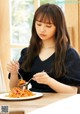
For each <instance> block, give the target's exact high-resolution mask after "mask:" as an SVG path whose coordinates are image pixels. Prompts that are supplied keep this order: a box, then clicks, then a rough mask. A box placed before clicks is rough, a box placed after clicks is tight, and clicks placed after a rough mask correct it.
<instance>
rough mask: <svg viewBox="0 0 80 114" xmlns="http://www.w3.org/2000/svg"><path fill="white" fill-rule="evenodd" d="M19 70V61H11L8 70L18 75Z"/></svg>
mask: <svg viewBox="0 0 80 114" xmlns="http://www.w3.org/2000/svg"><path fill="white" fill-rule="evenodd" d="M18 69H19V63H18V62H17V61H10V63H8V64H7V70H8V72H10V73H11V74H17V71H18Z"/></svg>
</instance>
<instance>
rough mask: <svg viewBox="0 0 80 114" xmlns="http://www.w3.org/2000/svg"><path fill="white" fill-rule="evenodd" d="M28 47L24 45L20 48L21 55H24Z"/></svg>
mask: <svg viewBox="0 0 80 114" xmlns="http://www.w3.org/2000/svg"><path fill="white" fill-rule="evenodd" d="M27 50H28V47H25V48H23V49H22V50H21V55H25V54H26V53H27Z"/></svg>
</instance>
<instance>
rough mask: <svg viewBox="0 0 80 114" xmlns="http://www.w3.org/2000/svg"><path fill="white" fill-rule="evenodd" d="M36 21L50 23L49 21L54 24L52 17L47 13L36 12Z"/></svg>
mask: <svg viewBox="0 0 80 114" xmlns="http://www.w3.org/2000/svg"><path fill="white" fill-rule="evenodd" d="M36 21H39V22H43V23H48V24H51V23H53V24H54V21H53V18H52V17H51V15H50V14H48V13H40V14H38V15H37V17H36Z"/></svg>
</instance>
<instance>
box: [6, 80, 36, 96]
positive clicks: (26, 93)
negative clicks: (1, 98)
mask: <svg viewBox="0 0 80 114" xmlns="http://www.w3.org/2000/svg"><path fill="white" fill-rule="evenodd" d="M25 83H26V81H25V80H22V79H20V80H19V81H18V87H14V88H13V89H12V90H11V91H10V92H9V95H8V97H12V98H20V97H28V96H33V95H34V94H33V92H31V91H30V90H28V89H22V88H21V86H22V85H23V84H25Z"/></svg>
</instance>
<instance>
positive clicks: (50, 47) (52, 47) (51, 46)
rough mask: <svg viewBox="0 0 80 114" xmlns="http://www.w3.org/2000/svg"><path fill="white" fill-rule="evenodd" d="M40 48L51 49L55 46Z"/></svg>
mask: <svg viewBox="0 0 80 114" xmlns="http://www.w3.org/2000/svg"><path fill="white" fill-rule="evenodd" d="M42 48H44V49H52V48H55V47H54V46H42Z"/></svg>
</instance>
